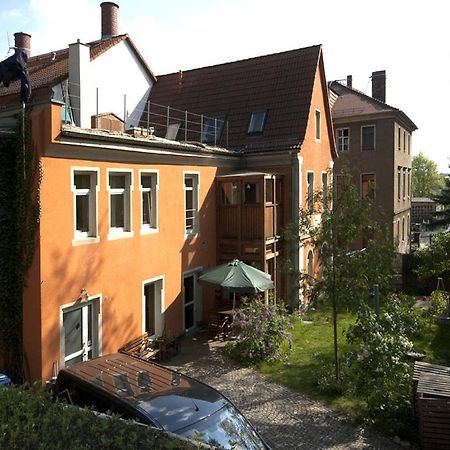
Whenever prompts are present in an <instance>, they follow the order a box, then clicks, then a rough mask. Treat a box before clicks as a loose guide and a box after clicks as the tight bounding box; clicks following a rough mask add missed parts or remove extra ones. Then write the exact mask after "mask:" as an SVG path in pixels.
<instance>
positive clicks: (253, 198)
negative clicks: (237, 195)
mask: <svg viewBox="0 0 450 450" xmlns="http://www.w3.org/2000/svg"><path fill="white" fill-rule="evenodd" d="M244 203H247V204H248V203H259V183H244Z"/></svg>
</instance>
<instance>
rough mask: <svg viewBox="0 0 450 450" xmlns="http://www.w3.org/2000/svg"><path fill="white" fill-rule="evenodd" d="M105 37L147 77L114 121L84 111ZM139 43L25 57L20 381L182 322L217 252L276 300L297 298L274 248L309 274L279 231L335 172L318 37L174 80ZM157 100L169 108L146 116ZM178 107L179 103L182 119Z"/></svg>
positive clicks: (9, 94)
mask: <svg viewBox="0 0 450 450" xmlns="http://www.w3.org/2000/svg"><path fill="white" fill-rule="evenodd" d="M108 5H111V4H110V3H109V4H108ZM112 10H113V12H114V8H113V9H112ZM116 22H117V21H116ZM115 47H118V48H119V50H120V49H122V50H121V51H122V52H123V53H122V54H121V55H119V57H120V58H125V57H128V56H127V55H129V54H131V55H133V61H134V63H135V65H136V80H137V81H136V83H134V84H133V87H134V88H136V86H137V87H139V86H140V85H139V83H141V84H142V86H143V88H142V87H140V89H141V93H140V94H139V95H135V98H136V99H137V100H136V101H135V103H133V104H130V111H129V113H127V114H124V116H123V117H122V116H120V112H118V111H117V109H115V105H114V103H110V104H108V106H107V107H106V106H105V107H104V108H102V107H100V108H99V106H98V97H97V107H96V108H92V104H93V103H92V95H93V92H95V89H92V86H91V85H90V84H89V80H92V79H98V77H97V78H96V77H95V76H93V75H92V74H94V75H95V73H101V70H106V69H108V68H110V64H111V61H110V60H107V59H105V60H104V61H105V62H104V64H105V65H104V66H102V64H101V62H102V61H103V60H102V55H104V54H105V53H107V52H108V51H109V50H110V49H111V48H115ZM136 55H137V53H136V49H135V47H134V44H133V43H132V41H131V40H130V38H129V37H128V35H118V34H117V32H114V29H113V32H112V36H102V39H101V40H99V41H95V42H93V43H90V44H86V45H84V44H80V43H77V44H72V46H70V49H69V50H68V51H67V49H66V52H64V51H60V52H57V53H55V52H53V53H52V54H51V55H50V54H48V55H40V56H37V57H34V58H30V59H29V64H28V68H29V71H30V76H31V79H32V82H33V83H34V84H33V86H34V87H35V89H34V94H33V97H32V99H31V102H30V106H29V109H30V110H31V111H32V112H31V114H32V116H31V117H32V131H33V141H34V145H35V148H36V151H37V152H38V153H39V155H40V159H41V163H42V168H43V178H42V182H41V185H40V200H41V218H40V223H39V227H38V235H37V247H36V251H35V254H34V259H33V264H32V267H31V269H30V271H29V273H28V275H27V283H26V287H25V290H24V301H23V305H24V307H23V343H24V353H25V364H24V367H25V375H26V377H27V378H28V379H38V378H42V379H49V378H50V377H51V376H52V375H54V374H55V373H56V371H57V369H58V368H60V367H63V366H64V365H68V364H72V363H74V362H76V361H80V360H83V359H88V358H91V357H94V356H96V355H100V354H106V353H109V352H115V351H117V349H118V348H119V347H120V346H122V345H123V344H124V343H126V342H127V341H129V340H130V339H132V338H135V337H137V336H138V335H140V334H142V333H143V332H144V331H147V332H148V333H149V334H151V335H160V334H163V333H166V334H167V333H170V334H173V335H181V334H183V333H185V332H189V331H190V330H192V329H194V328H195V327H196V326H197V325H198V324H200V323H201V322H203V321H204V320H205V317H206V316H205V315H206V313H207V312H208V311H209V310H210V309H211V308H213V307H214V301H215V298H214V292H213V291H212V290H211V289H206V288H202V287H201V286H200V285H199V284H198V282H197V278H198V276H199V275H200V273H201V272H202V270H204V269H206V268H209V267H212V266H214V265H216V264H218V263H220V262H222V261H225V260H228V259H233V258H235V257H236V258H240V259H243V260H244V261H246V262H248V263H251V264H254V265H255V266H257V267H259V268H261V269H262V270H265V271H267V272H269V273H271V275H272V277H273V278H274V279H275V280H276V294H277V296H278V297H279V298H282V299H283V300H285V301H289V303H290V304H291V305H293V306H295V305H298V302H299V301H301V300H302V299H301V296H300V295H299V292H298V290H297V292H292V289H291V288H290V286H289V280H288V279H286V277H285V276H284V275H283V274H282V273H280V270H279V266H280V260H281V259H282V258H286V257H287V255H289V256H290V257H291V258H292V256H293V262H292V263H293V264H294V266H295V268H296V269H297V270H299V271H302V272H308V273H310V274H311V275H314V274H315V273H316V272H317V266H318V261H317V258H316V256H315V255H314V254H313V252H312V250H311V249H310V247H309V246H308V243H307V242H302V241H301V240H300V239H299V241H298V242H294V243H286V242H283V241H282V239H281V237H280V231H281V229H282V227H283V226H285V225H286V224H287V223H289V222H290V221H293V220H294V221H295V220H296V219H297V218H298V214H299V208H301V207H307V205H308V197H311V195H312V192H313V191H316V190H321V189H322V188H327V186H328V184H329V183H330V182H331V179H330V178H331V177H330V175H329V173H330V171H331V170H332V166H333V158H334V156H335V150H334V141H333V132H332V124H331V115H330V109H329V103H328V92H327V85H326V80H325V71H324V64H323V56H322V49H321V47H320V46H315V47H309V48H306V49H299V50H293V51H290V52H283V53H279V54H275V55H267V56H263V57H259V58H253V59H250V60H245V61H237V62H234V63H228V64H224V65H219V66H213V67H209V68H204V69H197V70H193V71H187V72H184V73H183V78H182V82H181V83H180V79H179V76H180V75H179V74H172V75H165V76H161V77H155V76H154V75H153V74H152V73H151V71H150V69H148V67H147V66H146V64H145V61H143V58H142V56H140V58H138V57H137V56H136ZM46 61H47V62H46ZM44 62H45V64H44ZM120 63H121V61H120V59H119V60H118V61H117V64H120ZM108 65H109V66H108ZM61 67H63V68H64V67H65V69H64V70H62V69H61ZM102 67H103V69H102ZM300 69H301V70H300ZM128 70H130V71H131V70H132V68H128ZM89 71H91V76H90V77H88V76H86V73H89ZM143 73H144V74H145V77H143V76H142V74H143ZM238 75H239V76H238ZM130 76H131V77H133V76H134V73H131V72H130ZM237 76H238V78H236V77H237ZM237 80H240V81H239V82H238V81H237ZM256 83H258V84H257V85H258V89H256V90H255V89H252V86H256ZM71 86H76V90H74V89H73V88H72V89H71ZM107 88H108V86H107V85H105V86H101V87H100V88H98V86H97V93H98V92H99V89H100V91H101V90H102V89H104V90H106V89H107ZM18 89H19V86H18V84H16V85H11V87H10V89H9V90H6V89H5V88H0V107H1V108H2V110H4V111H5V114H4V115H3V116H2V115H1V114H0V128H1V125H2V124H3V125H4V126H7V125H8V124H9V122H8V121H11V117H12V116H13V113H14V112H15V110H16V106H14V104H13V102H12V100H11V99H13V98H14V95H17V92H18ZM130 89H131V87H130ZM142 89H143V92H142ZM231 90H234V94H235V95H231V94H232V92H231ZM145 92H147V93H148V96H146V95H143V94H144V93H145ZM200 93H201V94H200ZM89 96H91V97H89ZM127 98H131V99H133V95H130V96H127ZM142 98H144V101H143V102H141V103H140V100H139V99H142ZM85 99H87V100H86V101H85ZM194 99H195V101H194ZM233 99H234V100H233ZM130 101H131V100H130ZM94 103H95V102H94ZM86 105H87V106H86ZM160 105H166V106H165V107H164V108H166V111H167V113H166V116H164V117H163V118H162V120H160V121H158V120H157V119H156V118H155V117H159V115H158V114H156V111H155V107H156V106H160ZM120 107H121V108H123V103H122V104H121V105H120ZM167 107H169V108H171V109H170V115H169V108H167ZM106 108H108V109H106ZM176 110H180V111H184V112H183V114H182V119H180V120H179V121H177V118H176V114H175V111H176ZM8 111H9V114H7V113H6V112H8ZM187 111H189V114H191V116H189V119H190V120H187V119H188V112H187ZM194 116H195V117H197V119H193V117H194ZM183 120H184V122H183ZM218 120H219V121H221V122H222V125H223V126H222V127H221V130H220V133H219V132H218V125H217V121H218ZM208 121H209V122H208ZM212 121H213V122H212ZM188 123H189V124H190V125H188ZM212 123H214V127H213V130H214V132H213V134H214V138H213V139H212V134H211V131H210V130H211V124H212ZM137 125H140V128H136V126H137ZM196 127H198V128H196ZM208 127H209V131H208ZM125 130H128V131H125ZM195 133H197V134H195ZM208 133H209V134H208ZM317 220H320V213H318V217H317Z"/></svg>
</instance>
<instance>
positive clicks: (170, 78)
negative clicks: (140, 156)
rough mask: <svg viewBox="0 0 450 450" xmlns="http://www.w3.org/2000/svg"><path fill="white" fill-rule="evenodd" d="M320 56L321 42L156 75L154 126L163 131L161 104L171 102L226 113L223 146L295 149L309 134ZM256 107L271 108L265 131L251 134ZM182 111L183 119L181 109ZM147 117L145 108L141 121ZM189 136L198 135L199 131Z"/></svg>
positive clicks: (209, 112)
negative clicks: (160, 115)
mask: <svg viewBox="0 0 450 450" xmlns="http://www.w3.org/2000/svg"><path fill="white" fill-rule="evenodd" d="M320 55H321V46H320V45H317V46H313V47H307V48H301V49H298V50H291V51H286V52H281V53H276V54H272V55H267V56H261V57H256V58H250V59H246V60H242V61H236V62H230V63H226V64H219V65H216V66H210V67H204V68H200V69H194V70H188V71H186V72H182V73H181V72H179V73H172V74H168V75H162V76H158V81H157V83H155V85H154V86H153V87H152V90H151V93H150V98H149V100H150V102H151V104H152V105H151V107H150V113H151V114H150V122H152V123H151V125H152V126H154V127H155V131H156V134H157V135H158V133H159V134H160V135H161V134H162V135H164V133H165V126H164V124H165V118H164V117H163V116H162V117H160V120H159V124H160V125H158V124H155V121H156V120H157V119H156V118H157V117H158V116H157V115H156V114H164V110H162V109H161V108H159V107H158V106H157V105H168V106H170V107H171V108H177V109H179V110H188V111H189V112H192V113H197V114H204V115H206V116H212V117H218V116H225V119H226V121H228V130H227V129H226V127H224V128H225V129H224V131H223V133H222V137H221V140H220V141H219V142H218V144H220V145H222V146H224V147H227V148H231V149H236V150H245V151H260V150H263V151H264V150H286V149H288V148H293V147H295V148H297V147H298V146H299V145H300V144H301V143H302V142H303V139H304V137H305V132H306V126H307V122H308V114H309V110H310V102H311V95H312V91H313V86H314V77H315V74H316V70H317V68H318V64H319V60H320ZM257 111H267V117H266V123H265V127H264V131H263V132H262V133H261V134H255V135H250V134H247V129H248V125H249V122H250V117H251V114H252V112H257ZM174 115H175V112H173V110H172V112H171V116H174ZM178 116H179V117H180V118H183V113H181V112H180V113H178ZM196 120H197V121H199V120H200V119H199V118H197V119H196ZM146 121H147V111H144V113H143V115H142V121H141V124H142V126H146ZM192 127H193V125H191V128H192ZM189 128H190V126H188V129H189ZM190 137H191V139H192V140H196V141H199V140H200V139H199V133H198V132H197V136H196V137H195V136H192V133H191V135H190ZM188 139H189V138H188Z"/></svg>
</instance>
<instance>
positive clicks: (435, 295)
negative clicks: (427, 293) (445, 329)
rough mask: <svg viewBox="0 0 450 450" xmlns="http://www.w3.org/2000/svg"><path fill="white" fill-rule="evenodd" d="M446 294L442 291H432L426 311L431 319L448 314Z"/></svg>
mask: <svg viewBox="0 0 450 450" xmlns="http://www.w3.org/2000/svg"><path fill="white" fill-rule="evenodd" d="M447 303H448V294H447V292H443V291H433V292H432V293H431V297H430V307H429V309H428V311H429V313H430V315H431V317H434V316H444V315H447V314H448V304H447Z"/></svg>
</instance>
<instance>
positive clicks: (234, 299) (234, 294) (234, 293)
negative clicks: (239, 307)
mask: <svg viewBox="0 0 450 450" xmlns="http://www.w3.org/2000/svg"><path fill="white" fill-rule="evenodd" d="M235 306H236V292H233V311H234V307H235Z"/></svg>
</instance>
